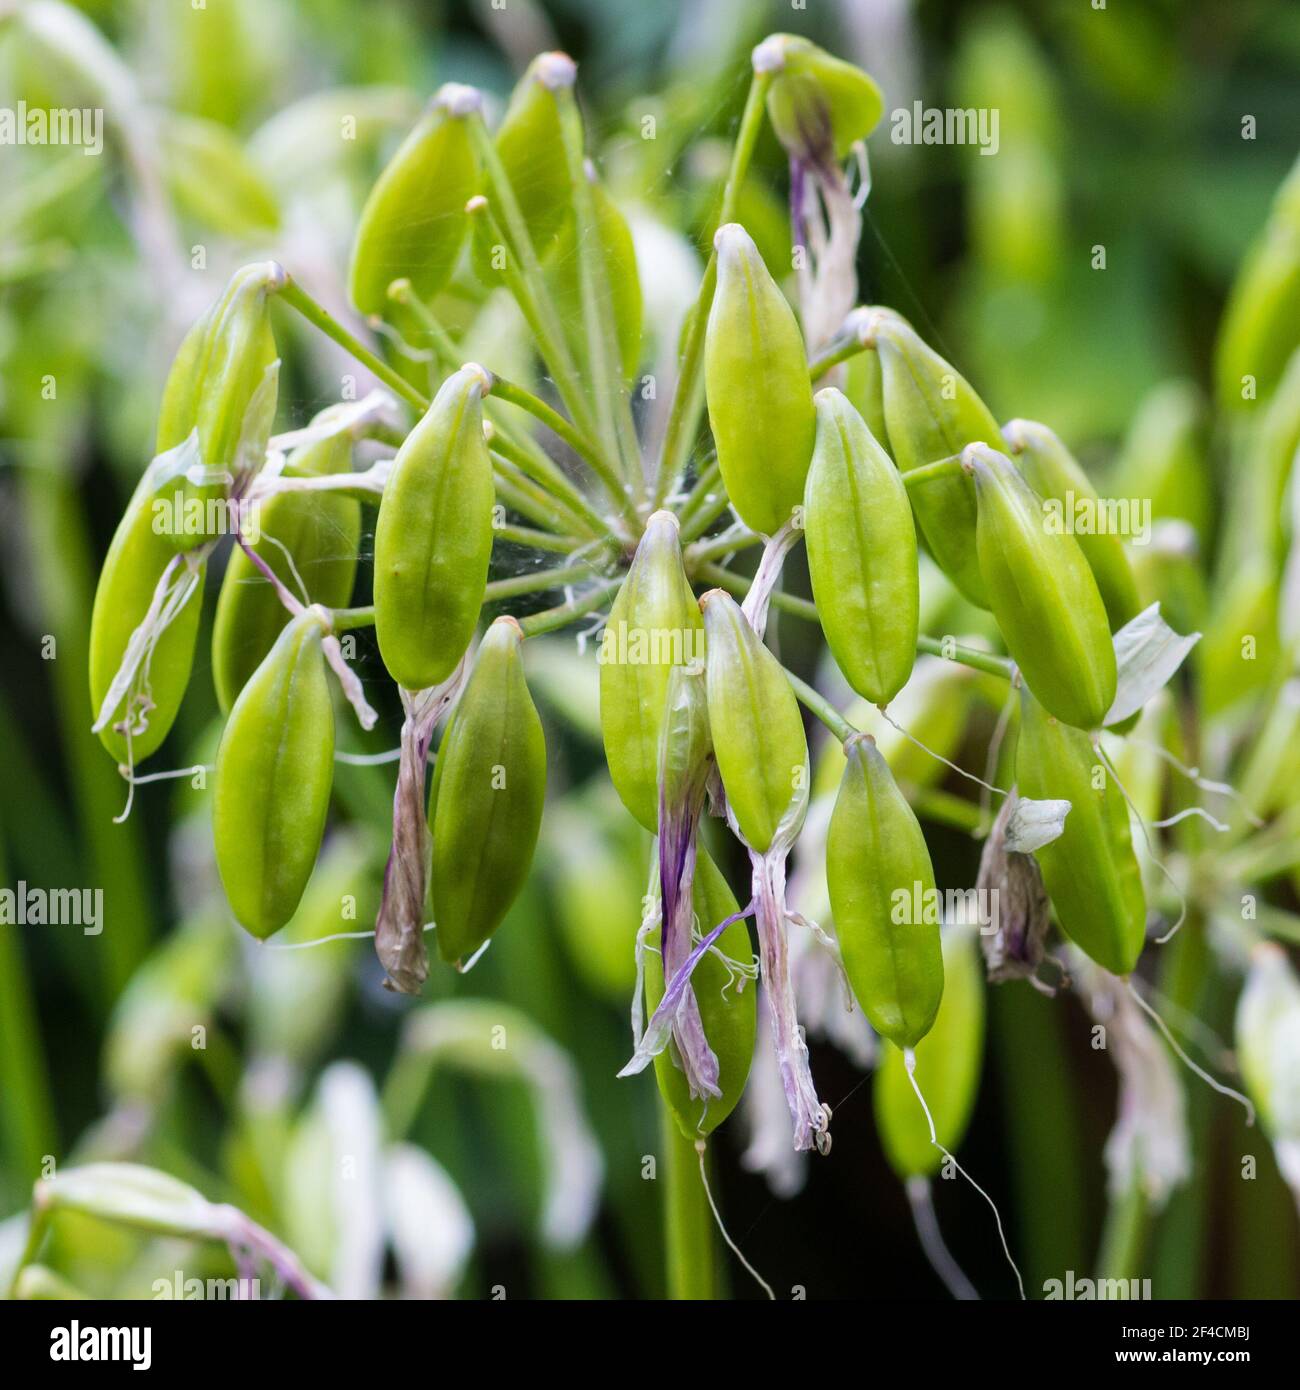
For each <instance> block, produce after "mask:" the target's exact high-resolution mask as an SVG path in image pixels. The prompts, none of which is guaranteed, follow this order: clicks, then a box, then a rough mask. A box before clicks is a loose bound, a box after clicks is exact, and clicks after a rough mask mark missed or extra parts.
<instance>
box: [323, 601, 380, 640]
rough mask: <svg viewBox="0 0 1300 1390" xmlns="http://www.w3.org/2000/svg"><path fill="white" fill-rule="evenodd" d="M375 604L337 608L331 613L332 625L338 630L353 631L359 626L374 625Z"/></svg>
mask: <svg viewBox="0 0 1300 1390" xmlns="http://www.w3.org/2000/svg"><path fill="white" fill-rule="evenodd" d="M374 625H375V605H374V604H373V603H370V604H367V605H366V606H365V607H364V608H335V609H333V610H332V611H331V613H330V626H331V627H332V628H333V629H334V631H335V632H336V633H337V632H352V631H353V630H355V629H356V628H359V627H374Z"/></svg>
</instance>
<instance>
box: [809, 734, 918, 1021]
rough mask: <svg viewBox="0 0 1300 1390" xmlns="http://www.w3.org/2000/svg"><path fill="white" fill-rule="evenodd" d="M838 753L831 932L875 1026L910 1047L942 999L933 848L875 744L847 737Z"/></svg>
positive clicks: (829, 859) (831, 838)
mask: <svg viewBox="0 0 1300 1390" xmlns="http://www.w3.org/2000/svg"><path fill="white" fill-rule="evenodd" d="M844 754H845V765H844V779H843V781H841V783H840V790H839V795H838V796H837V797H836V798H835V809H834V810H833V811H832V812H831V822H830V829H829V830H828V832H827V837H826V886H827V889H828V890H829V892H830V900H831V914H832V916H833V917H834V919H835V934H836V936H837V937H838V938H839V942H840V953H841V955H842V956H843V959H844V970H845V973H846V974H847V975H848V977H849V984H850V985H851V986H852V987H853V993H854V996H855V997H856V999H857V1001H858V1003H859V1004H861V1005H862V1009H863V1012H864V1013H865V1014H866V1016H867V1018H868V1019H870V1021H871V1026H872V1027H873V1028H874V1029H875V1030H876V1032H877V1033H880V1034H881V1035H882V1036H883V1037H886V1038H888V1039H889V1040H890V1042H892V1043H894V1044H896V1045H897V1046H898V1047H915V1046H916V1044H917V1043H918V1042H920V1040H921V1039H922V1038H923V1037H925V1035H926V1034H927V1033H928V1032H929V1031H930V1026H931V1024H933V1022H934V1018H935V1014H936V1012H937V1011H938V1008H939V1001H940V999H942V997H943V952H942V950H941V948H940V944H939V912H938V895H937V893H936V891H935V886H934V869H933V868H932V867H931V864H930V851H929V850H928V849H927V848H926V845H925V836H924V835H923V834H922V833H921V826H920V823H919V822H918V821H917V819H916V815H915V814H914V812H913V811H912V808H911V807H910V806H909V805H908V804H907V800H906V798H905V797H904V796H903V794H902V792H900V791H899V790H898V785H897V783H895V781H894V777H893V774H892V773H891V772H890V770H889V764H888V763H886V762H885V760H884V758H882V757H881V756H880V752H879V750H878V749H877V748H876V745H875V741H874V740H873V739H872V738H870V737H869V736H867V735H865V734H864V735H860V736H858V737H855V738H851V739H850V740H849V742H848V743H847V744H846V745H845V748H844Z"/></svg>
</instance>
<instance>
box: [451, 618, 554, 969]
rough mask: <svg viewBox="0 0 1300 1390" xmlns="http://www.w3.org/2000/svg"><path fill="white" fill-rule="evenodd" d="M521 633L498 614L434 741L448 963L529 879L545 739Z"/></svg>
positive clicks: (483, 935) (492, 923)
mask: <svg viewBox="0 0 1300 1390" xmlns="http://www.w3.org/2000/svg"><path fill="white" fill-rule="evenodd" d="M522 635H523V634H522V633H521V632H520V630H519V624H518V623H517V622H516V621H515V620H514V619H513V618H508V617H503V618H498V619H497V620H496V621H495V622H494V623H493V624H492V626H491V627H490V628H488V631H487V635H486V636H485V637H484V638H483V642H482V644H481V645H480V647H479V649H478V654H477V656H476V657H475V661H474V670H473V673H472V674H471V676H470V678H469V683H468V684H467V685H466V687H465V690H464V693H463V694H462V695H461V697H460V701H459V703H458V704H457V706H456V710H455V713H454V714H453V715H452V719H451V723H450V724H449V725H448V728H447V732H446V733H445V734H444V735H443V740H442V744H441V746H440V747H439V749H438V760H437V763H436V765H435V769H434V775H433V790H432V792H431V794H430V798H429V828H430V830H431V832H432V835H433V867H432V871H431V873H430V877H429V898H430V906H431V908H432V913H433V920H434V922H435V924H436V926H437V939H438V953H439V955H441V957H442V958H443V960H445V961H458V960H461V959H462V958H464V957H466V956H468V955H470V954H472V953H473V952H474V951H476V950H477V949H478V947H479V946H481V945H482V944H483V942H485V941H486V940H487V939H488V937H490V936H491V935H492V933H493V932H494V931H496V929H497V927H499V926H500V925H501V921H502V919H503V918H504V917H505V915H506V913H507V912H508V911H509V909H510V905H511V904H512V903H513V902H514V900H515V898H516V897H518V895H519V890H520V889H521V888H522V887H523V884H524V880H525V879H526V878H527V877H528V870H529V866H530V865H531V863H532V858H533V850H534V848H535V847H536V844H537V832H538V830H539V829H540V828H541V823H542V803H543V802H544V800H545V796H546V743H545V740H544V739H543V737H542V721H541V720H540V719H539V718H538V714H537V709H536V706H535V705H534V704H533V701H532V697H531V696H530V695H529V693H528V685H527V683H526V682H525V680H524V669H523V660H522V657H521V655H520V650H519V648H520V642H521V640H522Z"/></svg>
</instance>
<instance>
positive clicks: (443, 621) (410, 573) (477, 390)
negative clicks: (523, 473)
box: [375, 362, 495, 690]
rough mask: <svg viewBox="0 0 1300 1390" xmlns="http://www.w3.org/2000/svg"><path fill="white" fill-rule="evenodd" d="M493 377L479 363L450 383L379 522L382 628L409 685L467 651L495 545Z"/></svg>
mask: <svg viewBox="0 0 1300 1390" xmlns="http://www.w3.org/2000/svg"><path fill="white" fill-rule="evenodd" d="M489 384H490V379H489V378H488V375H487V373H486V372H485V371H484V370H483V368H482V367H479V366H476V365H475V364H474V363H472V362H471V363H469V364H468V365H466V366H464V367H462V368H461V369H460V371H458V372H456V373H455V374H454V375H452V376H449V377H448V378H447V380H446V381H445V382H443V384H442V388H441V390H439V392H438V394H437V396H436V397H435V398H434V402H433V404H432V405H431V406H430V407H429V410H428V413H427V414H426V415H425V417H424V419H423V420H421V421H420V423H419V424H418V425H416V427H415V428H414V429H413V430H412V431H411V433H410V434H409V435H408V436H407V438H406V442H405V443H404V444H403V445H402V447H401V448H400V449H399V450H398V452H397V458H396V459H395V460H394V461H393V471H392V473H391V474H390V475H389V479H388V483H387V486H386V487H385V488H384V498H383V501H382V502H381V503H380V505H379V520H378V521H377V522H376V524H375V635H376V636H377V637H378V639H379V651H380V654H381V655H382V656H383V658H384V665H385V666H386V667H387V668H388V672H389V674H390V675H391V676H392V678H393V679H394V680H395V681H396V682H397V683H398V684H399V685H401V686H404V687H405V688H406V689H407V690H424V689H427V688H428V687H429V686H433V685H437V684H438V683H439V682H440V681H444V680H446V678H447V677H448V676H449V675H451V673H452V671H453V670H454V669H455V667H456V663H457V662H458V661H459V660H460V659H461V657H462V656H463V655H464V654H465V648H466V647H468V646H469V641H470V638H471V637H472V636H473V635H474V627H475V624H476V623H477V622H478V615H479V609H480V608H482V606H483V593H484V590H485V589H486V588H487V573H488V561H489V560H490V558H491V553H492V506H493V501H494V497H495V492H494V489H493V484H492V460H491V458H490V456H489V455H488V449H487V444H486V443H485V442H484V439H483V406H482V397H483V395H484V394H485V393H486V391H487V390H488V388H489Z"/></svg>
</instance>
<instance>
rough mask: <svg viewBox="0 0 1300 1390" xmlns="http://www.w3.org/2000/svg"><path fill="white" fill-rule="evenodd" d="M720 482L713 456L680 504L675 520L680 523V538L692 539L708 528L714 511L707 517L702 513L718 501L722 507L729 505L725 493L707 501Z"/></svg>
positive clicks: (715, 456) (720, 468)
mask: <svg viewBox="0 0 1300 1390" xmlns="http://www.w3.org/2000/svg"><path fill="white" fill-rule="evenodd" d="M721 481H722V467H721V465H720V464H719V463H718V459H717V455H716V454H715V455H714V457H713V458H711V459H710V460H709V461H708V463H706V464H705V465H704V467H703V468H702V469H701V470H700V473H699V476H698V477H697V478H696V479H695V481H694V482H693V483H692V484H691V490H690V492H688V493H687V494H686V500H685V502H683V503H682V505H681V508H680V509H679V511H678V513H677V519H678V520H679V521H680V522H681V526H682V536H683V537H684V538H686V539H693V538H694V537H695V536H698V535H700V534H702V533H703V532H704V531H705V530H706V529H707V528H708V525H709V523H710V522H711V521H712V520H713V518H714V517H715V516H717V515H718V512H717V511H716V510H714V511H712V512H710V514H709V515H708V516H707V517H704V516H702V513H704V512H705V511H706V510H708V509H709V508H710V507H711V506H712V507H716V504H717V503H718V501H719V500H722V501H723V503H724V505H727V504H728V503H729V501H730V499H729V498H727V494H726V492H725V491H724V492H723V494H722V498H721V499H719V498H717V497H715V498H713V499H712V502H710V500H709V493H710V492H711V491H712V490H713V489H714V488H715V487H717V486H718V484H719V483H720V482H721Z"/></svg>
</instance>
